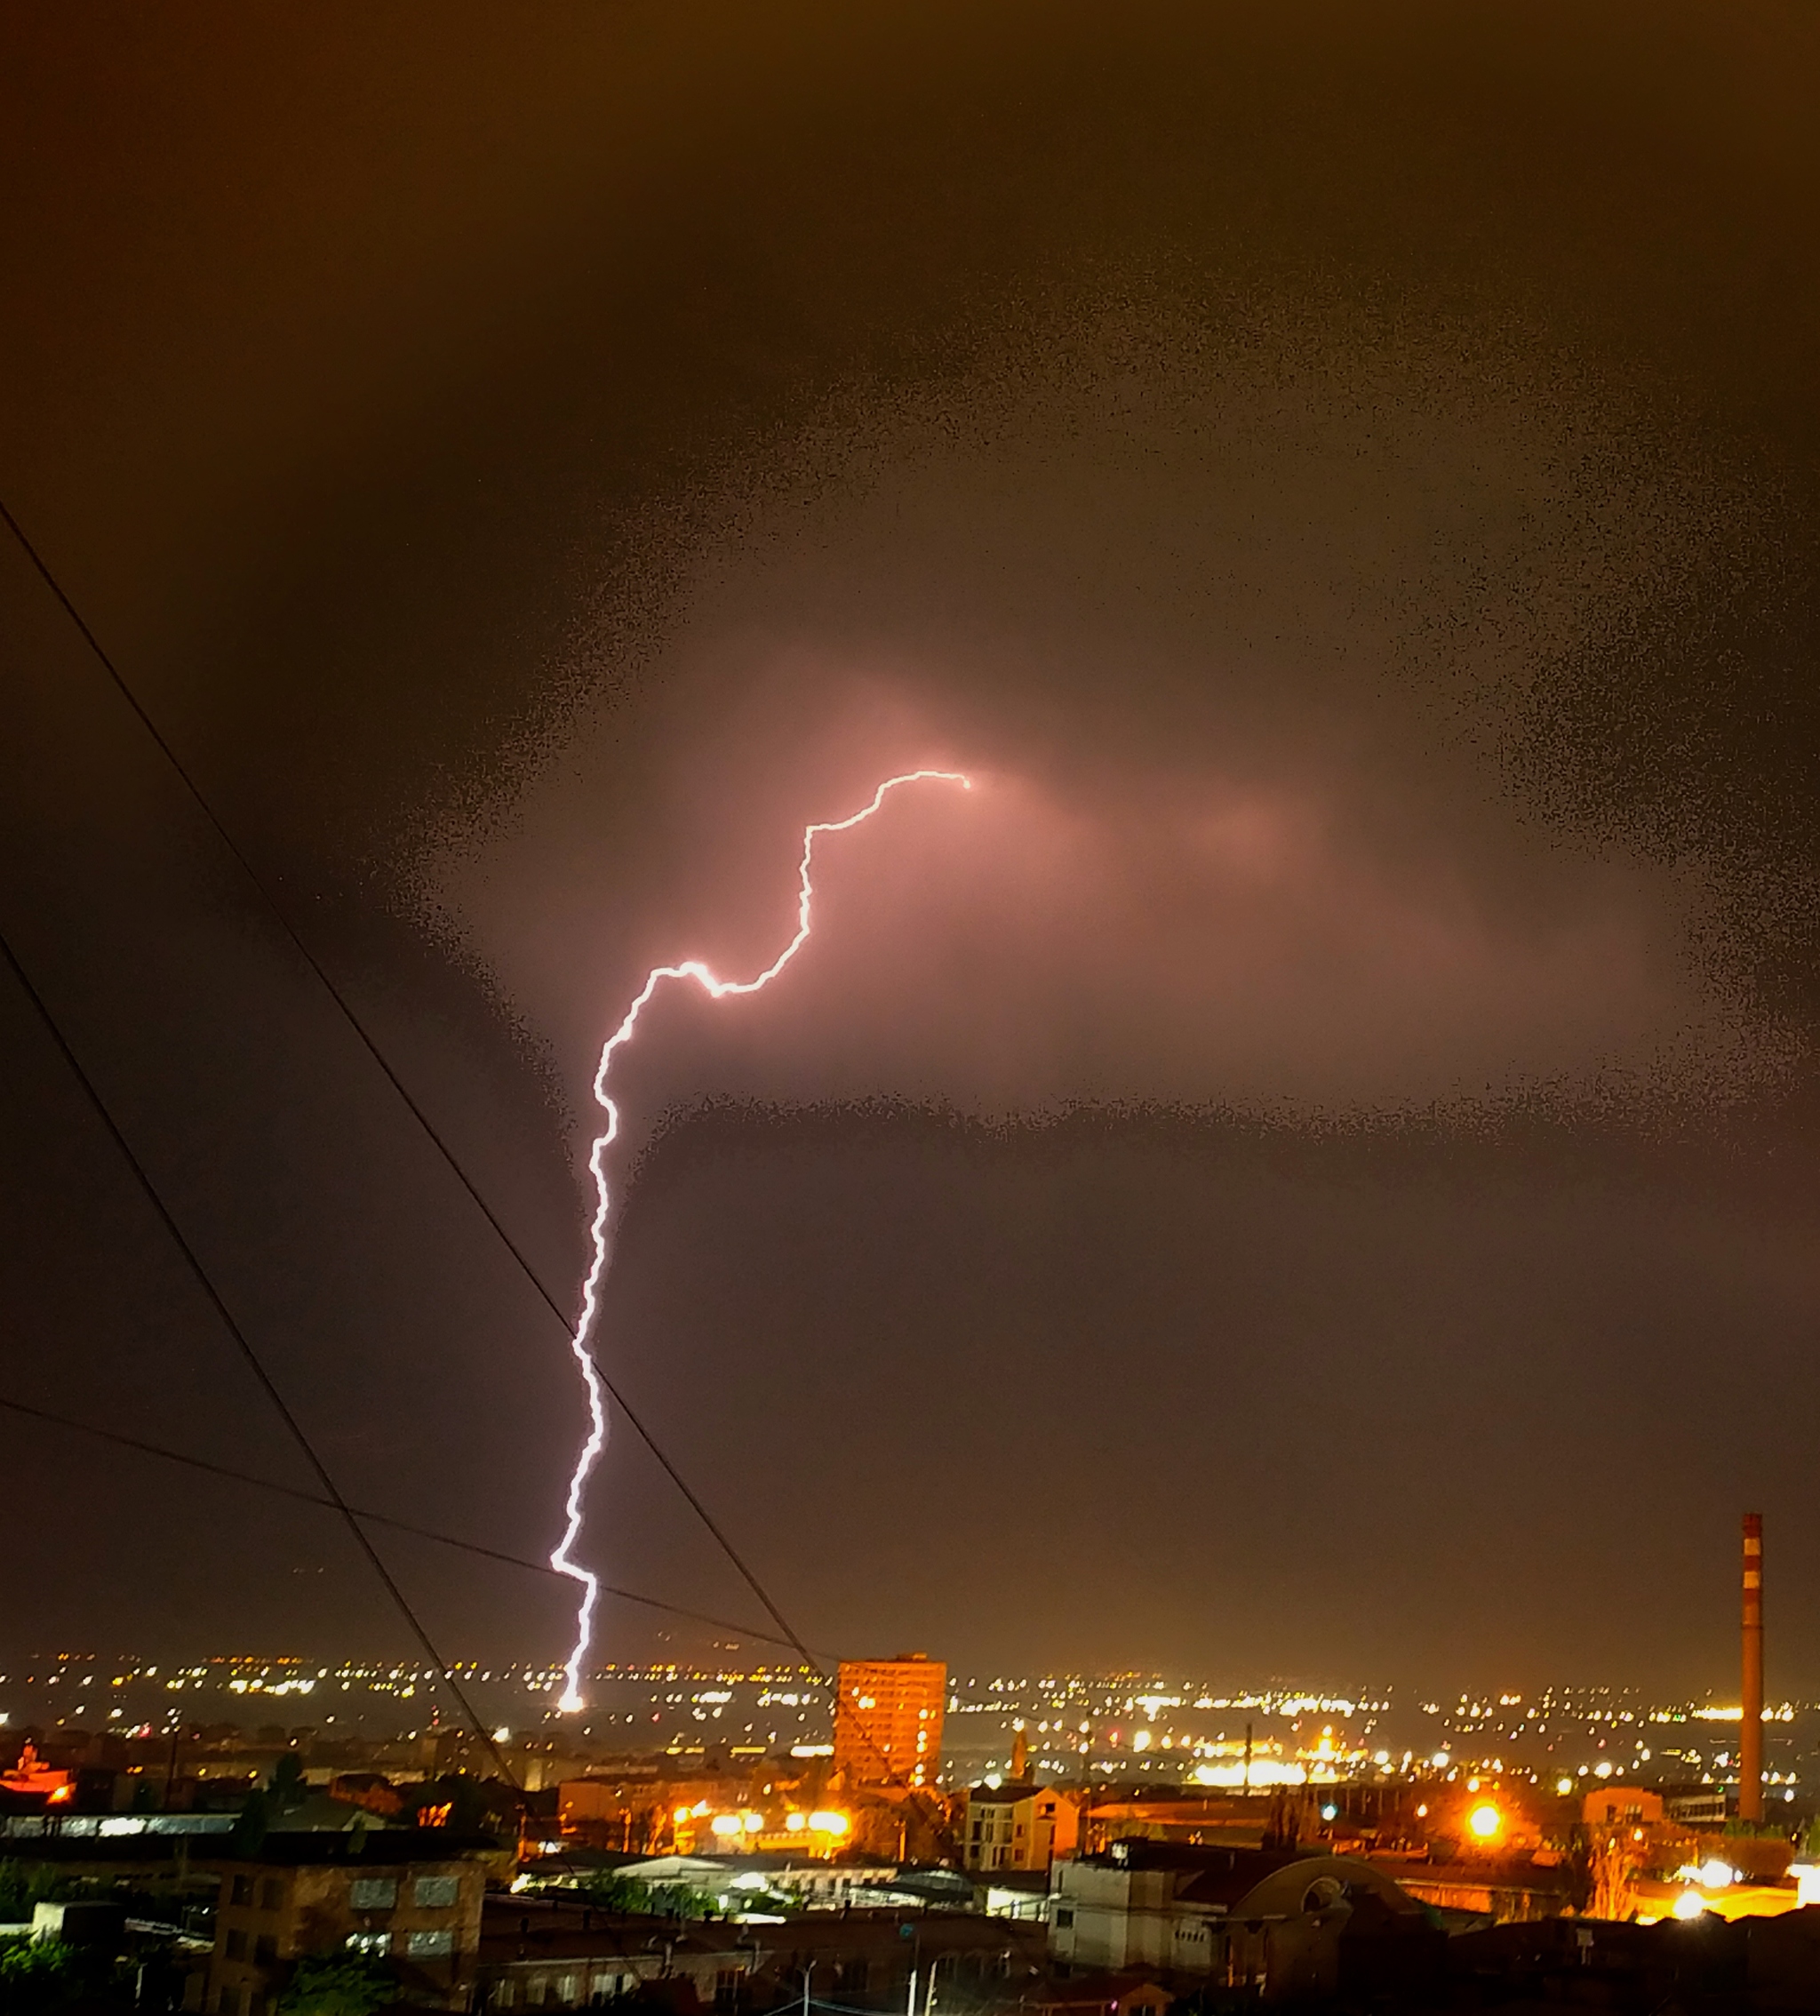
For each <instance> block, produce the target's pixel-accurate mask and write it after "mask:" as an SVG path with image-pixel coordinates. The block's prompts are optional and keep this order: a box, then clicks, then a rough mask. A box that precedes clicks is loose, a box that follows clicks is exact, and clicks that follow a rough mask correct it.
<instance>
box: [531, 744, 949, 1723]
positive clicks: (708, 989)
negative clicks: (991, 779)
mask: <svg viewBox="0 0 1820 2016" xmlns="http://www.w3.org/2000/svg"><path fill="white" fill-rule="evenodd" d="M906 784H958V785H959V786H960V787H961V788H962V790H963V791H970V790H971V789H972V788H973V783H972V780H971V779H970V778H968V777H966V776H963V775H962V773H961V772H959V771H954V770H912V771H906V772H905V774H904V775H903V776H901V777H888V778H886V779H885V780H884V782H883V783H882V784H881V785H880V786H879V788H878V789H877V790H875V791H874V793H873V795H872V798H871V801H870V803H869V804H864V805H862V806H861V807H860V808H859V810H858V812H854V813H852V814H851V815H850V817H848V818H846V819H836V820H824V821H821V822H820V823H818V824H817V825H814V826H805V827H804V828H803V829H802V860H800V861H799V862H798V864H797V868H796V933H795V936H794V937H793V938H792V939H791V940H790V942H789V943H788V944H787V945H786V946H785V948H784V949H783V950H782V951H781V952H779V953H778V956H777V957H776V958H775V959H773V960H772V961H771V963H770V965H768V966H767V967H766V968H765V969H764V971H763V972H762V973H757V974H754V977H753V978H752V979H751V980H722V979H721V978H720V976H719V975H718V974H717V973H715V972H712V971H711V970H710V969H709V968H708V967H707V966H706V965H705V964H703V963H702V962H701V961H700V960H699V959H685V960H684V961H683V963H682V964H681V965H678V966H653V967H652V968H651V971H650V972H648V973H647V974H646V975H645V978H644V985H643V987H642V988H639V990H638V992H637V993H636V994H635V995H634V996H633V997H632V1005H631V1006H630V1007H629V1008H628V1009H627V1011H626V1013H625V1017H624V1019H623V1020H621V1021H620V1023H619V1028H616V1029H615V1030H614V1031H613V1033H612V1035H611V1036H609V1037H608V1038H607V1040H606V1042H605V1043H604V1044H603V1045H602V1048H601V1060H600V1066H599V1068H598V1069H597V1070H596V1071H595V1075H594V1096H595V1100H596V1101H597V1102H598V1104H599V1105H600V1108H601V1110H602V1111H603V1113H604V1114H605V1115H606V1116H607V1124H606V1126H605V1129H604V1130H603V1132H601V1133H599V1134H597V1135H596V1136H595V1141H594V1147H593V1148H592V1149H591V1150H590V1152H589V1155H588V1158H587V1165H588V1167H589V1168H590V1169H591V1170H592V1171H593V1172H594V1188H595V1213H594V1223H593V1226H592V1228H591V1234H590V1236H591V1238H592V1241H593V1251H592V1255H591V1258H590V1260H589V1263H588V1268H587V1276H586V1278H585V1279H584V1280H583V1282H582V1286H581V1314H580V1316H579V1317H578V1318H577V1319H576V1324H575V1328H574V1330H573V1332H571V1335H570V1340H569V1346H570V1349H571V1351H572V1352H573V1353H574V1355H575V1364H576V1366H577V1369H578V1370H579V1372H580V1373H581V1382H582V1385H583V1386H584V1387H585V1388H586V1389H587V1419H588V1430H587V1440H586V1441H585V1442H584V1443H583V1444H582V1445H581V1453H580V1454H579V1456H578V1457H577V1458H576V1460H575V1468H574V1471H573V1473H572V1474H571V1476H570V1479H569V1497H568V1502H567V1511H568V1524H566V1525H565V1526H564V1528H563V1538H562V1540H560V1541H559V1542H558V1544H557V1545H556V1547H555V1550H554V1551H553V1552H552V1553H551V1556H550V1566H551V1567H552V1568H554V1569H555V1570H556V1571H557V1572H558V1573H559V1574H563V1575H567V1576H569V1577H571V1579H572V1580H575V1581H578V1582H579V1583H580V1584H581V1604H580V1607H579V1610H578V1611H577V1612H576V1617H575V1649H574V1651H573V1652H571V1653H570V1655H569V1660H568V1663H567V1665H566V1666H565V1667H564V1668H563V1679H564V1687H563V1696H562V1699H561V1700H560V1701H559V1702H558V1704H557V1705H558V1707H559V1708H562V1710H563V1712H564V1713H565V1714H572V1713H574V1712H575V1710H577V1709H578V1708H581V1707H583V1706H584V1705H585V1704H584V1702H583V1700H582V1694H581V1667H582V1661H583V1660H585V1659H586V1658H587V1652H588V1647H589V1645H590V1644H591V1643H592V1642H593V1638H594V1612H595V1603H596V1601H597V1600H598V1598H599V1596H600V1580H599V1578H598V1577H597V1576H595V1574H593V1573H592V1572H590V1571H589V1570H587V1569H586V1568H584V1567H582V1566H581V1564H579V1562H578V1561H576V1560H575V1559H574V1558H573V1556H572V1555H571V1548H573V1547H574V1545H575V1543H576V1541H577V1540H579V1538H580V1537H581V1523H582V1508H581V1501H582V1499H583V1497H584V1495H585V1494H586V1492H587V1480H588V1478H589V1477H590V1476H592V1475H593V1474H594V1468H595V1464H596V1463H598V1462H599V1460H600V1457H601V1452H602V1451H603V1449H604V1448H605V1447H606V1445H607V1409H606V1399H605V1396H604V1394H603V1390H602V1387H601V1377H600V1373H599V1372H598V1371H597V1370H596V1369H595V1362H594V1352H593V1350H592V1348H591V1347H590V1342H589V1340H590V1339H591V1338H592V1336H593V1334H594V1327H595V1318H596V1316H598V1315H599V1313H600V1296H601V1287H602V1284H603V1282H604V1281H605V1280H606V1276H607V1267H608V1262H609V1258H610V1254H611V1245H610V1242H609V1240H608V1237H607V1227H608V1222H609V1220H610V1219H611V1214H612V1191H611V1186H610V1184H609V1182H608V1179H607V1154H608V1151H609V1149H611V1147H612V1145H613V1143H614V1142H615V1141H616V1140H619V1105H618V1102H617V1101H616V1100H614V1099H613V1098H612V1096H611V1094H610V1093H609V1092H608V1090H607V1080H608V1077H609V1076H610V1075H611V1071H612V1068H613V1060H614V1058H615V1057H617V1056H618V1054H619V1052H620V1051H622V1050H623V1049H625V1047H626V1046H627V1044H629V1043H630V1042H631V1041H632V1038H633V1037H634V1036H635V1035H636V1033H637V1030H638V1018H639V1017H640V1016H641V1015H642V1014H643V1012H644V1011H645V1009H646V1008H647V1006H649V1004H651V1000H652V998H653V997H654V996H655V995H656V994H657V992H658V989H659V988H661V987H663V986H664V985H666V984H667V982H669V981H672V980H693V981H694V982H695V984H696V985H697V986H698V988H701V990H702V991H703V992H704V993H705V994H706V995H707V996H710V997H711V998H712V999H714V1000H715V1001H723V1000H725V999H726V997H727V996H729V995H737V994H757V993H759V992H761V991H762V989H763V988H768V987H769V986H770V984H771V982H772V981H773V980H776V979H777V977H778V974H779V973H781V972H783V970H784V968H785V967H786V966H787V965H788V964H790V962H791V960H793V959H794V957H795V956H796V955H797V954H798V953H799V952H800V951H801V950H802V948H803V947H804V946H805V945H806V944H807V943H808V942H809V933H810V912H811V910H812V908H813V906H814V902H815V884H814V879H813V878H814V868H815V844H816V842H817V841H818V840H819V839H820V838H821V837H822V836H823V835H824V834H828V833H849V832H851V830H852V829H853V828H855V827H856V826H863V825H864V824H865V822H866V820H869V819H870V818H871V817H872V816H873V814H874V812H877V811H878V810H879V809H880V808H881V807H882V805H883V804H884V802H885V800H886V798H888V797H889V796H890V794H891V793H892V792H893V791H896V790H898V789H901V788H902V787H903V786H904V785H906Z"/></svg>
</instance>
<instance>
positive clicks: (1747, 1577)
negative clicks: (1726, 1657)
mask: <svg viewBox="0 0 1820 2016" xmlns="http://www.w3.org/2000/svg"><path fill="white" fill-rule="evenodd" d="M1738 1818H1739V1819H1740V1820H1761V1819H1762V1818H1763V1515H1762V1514H1761V1513H1760V1512H1746V1513H1745V1514H1744V1720H1743V1722H1742V1724H1740V1725H1739V1730H1738Z"/></svg>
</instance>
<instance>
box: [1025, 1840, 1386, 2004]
mask: <svg viewBox="0 0 1820 2016" xmlns="http://www.w3.org/2000/svg"><path fill="white" fill-rule="evenodd" d="M1361 1906H1364V1907H1366V1908H1367V1913H1368V1916H1369V1917H1370V1918H1371V1919H1372V1920H1373V1921H1374V1922H1375V1923H1379V1924H1381V1923H1383V1922H1384V1921H1385V1920H1386V1919H1396V1918H1405V1919H1409V1921H1411V1923H1412V1924H1422V1923H1423V1922H1424V1921H1423V1913H1422V1908H1421V1906H1420V1905H1418V1904H1417V1902H1416V1901H1415V1900H1414V1899H1413V1898H1410V1897H1409V1896H1408V1895H1406V1894H1405V1893H1404V1892H1403V1891H1402V1890H1401V1888H1400V1887H1399V1886H1398V1885H1397V1884H1395V1883H1393V1882H1392V1881H1391V1879H1390V1878H1389V1877H1388V1876H1385V1875H1383V1874H1382V1873H1381V1872H1380V1871H1378V1870H1377V1869H1374V1868H1371V1866H1370V1865H1369V1863H1366V1862H1361V1861H1357V1860H1353V1858H1351V1857H1349V1856H1342V1855H1323V1854H1319V1853H1305V1852H1298V1851H1297V1850H1295V1849H1287V1848H1284V1849H1258V1848H1182V1847H1177V1846H1175V1845H1174V1844H1166V1843H1152V1842H1145V1841H1121V1842H1116V1843H1114V1845H1113V1848H1112V1849H1111V1851H1110V1852H1108V1853H1107V1854H1106V1855H1103V1856H1090V1857H1082V1858H1079V1859H1075V1860H1062V1861H1058V1862H1057V1864H1056V1865H1055V1868H1054V1870H1053V1872H1052V1874H1051V1877H1050V1927H1049V1950H1050V1957H1051V1959H1052V1961H1053V1962H1054V1963H1055V1964H1057V1966H1058V1967H1059V1968H1065V1969H1066V1970H1067V1971H1068V1972H1071V1973H1072V1972H1075V1971H1099V1972H1107V1973H1114V1974H1116V1973H1121V1972H1130V1971H1131V1970H1139V1971H1142V1972H1146V1973H1149V1974H1152V1975H1153V1976H1154V1977H1155V1978H1157V1979H1159V1980H1163V1981H1164V1982H1166V1983H1169V1984H1171V1985H1175V1986H1177V1987H1179V1988H1182V1989H1184V1990H1188V1989H1191V1988H1194V1987H1196V1986H1200V1987H1207V1986H1215V1987H1220V1988H1239V1989H1244V1990H1247V1991H1255V1992H1257V1993H1258V1994H1260V1995H1262V1996H1263V1997H1264V1998H1265V2000H1268V2001H1279V2000H1286V1999H1291V1998H1293V1997H1295V1996H1302V1995H1312V1994H1331V1993H1332V1992H1333V1990H1334V1988H1335V1987H1336V1985H1337V1980H1338V1965H1339V1939H1340V1935H1341V1933H1342V1932H1344V1931H1345V1928H1346V1926H1347V1924H1348V1923H1349V1922H1350V1921H1351V1919H1352V1918H1353V1915H1354V1913H1355V1911H1357V1910H1358V1909H1359V1908H1361Z"/></svg>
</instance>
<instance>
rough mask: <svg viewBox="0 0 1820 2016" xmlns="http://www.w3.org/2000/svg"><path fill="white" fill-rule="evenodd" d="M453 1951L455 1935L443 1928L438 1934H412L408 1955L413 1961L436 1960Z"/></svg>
mask: <svg viewBox="0 0 1820 2016" xmlns="http://www.w3.org/2000/svg"><path fill="white" fill-rule="evenodd" d="M454 1950H455V1934H454V1933H453V1932H450V1931H449V1930H448V1929H447V1927H446V1926H445V1927H443V1929H442V1930H441V1931H438V1932H412V1933H411V1943H410V1953H411V1958H412V1959H413V1960H438V1959H443V1958H444V1957H446V1956H448V1955H449V1954H451V1953H452V1952H454Z"/></svg>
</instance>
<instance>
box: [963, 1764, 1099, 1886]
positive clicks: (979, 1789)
mask: <svg viewBox="0 0 1820 2016" xmlns="http://www.w3.org/2000/svg"><path fill="white" fill-rule="evenodd" d="M1080 1831H1081V1809H1080V1805H1079V1804H1078V1802H1077V1801H1076V1800H1075V1799H1074V1798H1073V1797H1071V1796H1069V1795H1068V1794H1066V1793H1065V1792H1063V1791H1061V1790H1059V1789H1058V1788H1057V1787H1055V1786H1053V1785H1035V1784H1029V1783H1026V1784H1021V1785H1020V1784H1013V1783H1006V1784H1003V1785H970V1786H969V1787H968V1788H967V1801H966V1804H965V1806H964V1807H963V1808H962V1814H961V1856H962V1867H963V1868H969V1869H982V1870H985V1871H986V1872H988V1873H990V1872H992V1871H994V1870H999V1869H1021V1870H1043V1869H1047V1868H1049V1866H1050V1863H1051V1862H1052V1861H1054V1860H1055V1859H1056V1857H1057V1856H1058V1855H1071V1854H1073V1853H1074V1847H1075V1844H1076V1842H1077V1841H1078V1839H1079V1837H1080Z"/></svg>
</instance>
